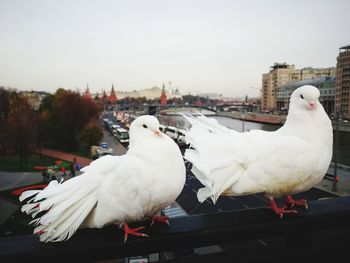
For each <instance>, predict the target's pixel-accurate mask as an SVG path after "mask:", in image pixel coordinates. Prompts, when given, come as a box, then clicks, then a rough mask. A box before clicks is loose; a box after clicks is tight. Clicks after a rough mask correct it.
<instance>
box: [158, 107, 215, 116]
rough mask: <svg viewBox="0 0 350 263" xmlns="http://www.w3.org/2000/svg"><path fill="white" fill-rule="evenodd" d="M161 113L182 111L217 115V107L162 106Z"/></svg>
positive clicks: (172, 113) (167, 113) (175, 113)
mask: <svg viewBox="0 0 350 263" xmlns="http://www.w3.org/2000/svg"><path fill="white" fill-rule="evenodd" d="M159 113H160V114H166V115H178V114H180V113H193V114H195V113H201V114H203V115H216V109H213V108H211V107H207V106H193V105H177V106H173V105H171V106H160V108H159Z"/></svg>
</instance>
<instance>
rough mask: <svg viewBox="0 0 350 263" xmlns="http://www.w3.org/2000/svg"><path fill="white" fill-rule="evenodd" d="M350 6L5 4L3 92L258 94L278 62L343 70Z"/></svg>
mask: <svg viewBox="0 0 350 263" xmlns="http://www.w3.org/2000/svg"><path fill="white" fill-rule="evenodd" d="M349 10H350V1H349V0H344V1H343V0H308V1H304V0H284V1H280V0H267V1H266V0H264V1H262V0H244V1H234V0H231V1H230V0H227V1H221V0H210V1H206V0H198V1H191V0H173V1H170V0H169V1H168V0H139V1H136V0H125V1H117V0H114V1H112V0H111V1H104V0H101V1H98V0H96V1H87V0H82V1H63V0H57V1H49V0H42V1H37V0H30V1H28V0H23V1H18V0H0V86H6V87H13V88H17V89H18V90H45V91H49V92H54V91H55V90H56V89H57V88H58V87H63V88H66V89H72V90H75V89H76V88H77V87H78V88H79V89H80V91H84V90H85V88H86V85H87V83H88V84H89V87H90V91H92V92H96V91H101V90H102V89H106V90H108V91H109V90H110V88H111V85H112V83H113V84H114V86H115V88H116V89H117V90H123V91H124V90H125V91H126V90H135V89H145V88H150V87H153V86H161V85H162V83H163V82H164V83H168V82H169V81H171V82H172V83H173V85H174V86H176V87H178V88H179V89H180V91H181V92H182V93H184V94H188V92H191V93H192V94H196V93H200V92H215V93H221V94H223V95H224V96H245V95H248V96H254V95H257V94H258V93H259V91H258V89H259V88H261V82H262V74H263V73H266V72H268V71H269V67H270V66H271V65H273V64H274V63H275V62H287V63H289V64H294V65H295V66H296V67H297V68H302V67H309V66H311V67H331V66H335V65H336V57H337V55H338V53H339V47H341V46H344V45H350V28H349V24H350V17H349Z"/></svg>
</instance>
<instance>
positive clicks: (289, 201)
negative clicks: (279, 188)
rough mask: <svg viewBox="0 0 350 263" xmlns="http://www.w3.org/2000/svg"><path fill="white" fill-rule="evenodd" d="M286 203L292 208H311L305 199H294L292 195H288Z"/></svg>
mask: <svg viewBox="0 0 350 263" xmlns="http://www.w3.org/2000/svg"><path fill="white" fill-rule="evenodd" d="M286 204H287V205H288V206H289V207H291V208H293V207H294V206H299V207H304V208H305V209H308V208H309V206H308V205H307V201H306V200H305V199H300V200H294V199H293V197H292V196H290V195H289V196H287V201H286Z"/></svg>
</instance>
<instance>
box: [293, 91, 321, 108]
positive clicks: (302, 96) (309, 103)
mask: <svg viewBox="0 0 350 263" xmlns="http://www.w3.org/2000/svg"><path fill="white" fill-rule="evenodd" d="M319 97H320V91H319V90H318V88H316V87H314V86H311V85H305V86H301V87H299V88H297V89H296V90H294V92H293V93H292V96H291V98H290V108H295V109H300V110H301V109H304V110H310V111H316V110H317V108H318V107H320V103H319V101H318V98H319Z"/></svg>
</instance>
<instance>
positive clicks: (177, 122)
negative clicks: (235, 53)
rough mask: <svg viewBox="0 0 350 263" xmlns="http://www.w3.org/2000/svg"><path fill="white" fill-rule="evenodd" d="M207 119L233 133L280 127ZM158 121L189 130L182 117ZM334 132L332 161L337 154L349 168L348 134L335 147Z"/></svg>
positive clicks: (341, 136) (164, 118) (339, 161)
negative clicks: (215, 121) (231, 130)
mask: <svg viewBox="0 0 350 263" xmlns="http://www.w3.org/2000/svg"><path fill="white" fill-rule="evenodd" d="M209 118H214V119H216V120H217V121H218V122H219V123H220V124H222V125H224V126H226V127H228V128H230V129H233V130H235V131H239V132H242V131H243V130H244V131H249V130H264V131H275V130H277V129H279V128H280V127H281V126H280V125H275V124H265V123H256V122H249V121H244V122H243V121H241V120H237V119H231V118H229V117H224V116H211V117H209ZM159 119H160V121H161V122H162V123H164V124H166V125H172V126H178V127H184V128H189V127H188V124H187V122H185V121H184V119H183V117H182V116H164V115H162V116H159ZM336 134H337V133H336V131H334V136H333V137H334V140H333V141H334V147H333V159H334V156H335V153H336V152H338V163H339V164H343V165H347V166H350V132H341V131H339V143H338V146H337V145H336Z"/></svg>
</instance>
